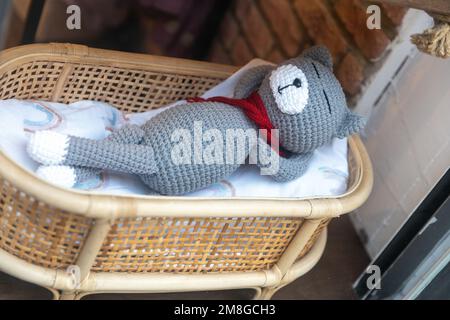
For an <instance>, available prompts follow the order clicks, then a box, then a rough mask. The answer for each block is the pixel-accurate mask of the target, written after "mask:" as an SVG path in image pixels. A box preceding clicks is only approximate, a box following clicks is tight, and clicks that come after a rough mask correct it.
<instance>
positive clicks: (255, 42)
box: [240, 3, 274, 58]
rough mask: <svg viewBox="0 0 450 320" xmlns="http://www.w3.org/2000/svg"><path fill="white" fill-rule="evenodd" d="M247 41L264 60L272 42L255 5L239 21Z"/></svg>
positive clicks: (268, 30)
mask: <svg viewBox="0 0 450 320" xmlns="http://www.w3.org/2000/svg"><path fill="white" fill-rule="evenodd" d="M240 23H241V26H242V29H243V30H244V34H245V37H246V38H247V41H248V42H249V43H250V45H251V46H252V48H253V50H254V51H255V53H256V54H257V56H258V57H260V58H265V57H266V55H267V54H268V53H269V51H270V49H271V48H272V46H273V43H274V40H273V37H272V33H271V32H270V29H269V27H268V26H267V24H266V21H265V20H264V18H263V16H262V15H261V12H260V11H259V9H258V8H257V6H256V4H254V3H252V5H251V6H250V7H249V9H248V13H247V16H246V17H245V18H244V19H241V20H240Z"/></svg>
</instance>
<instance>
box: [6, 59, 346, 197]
mask: <svg viewBox="0 0 450 320" xmlns="http://www.w3.org/2000/svg"><path fill="white" fill-rule="evenodd" d="M265 63H266V62H264V61H262V60H257V59H256V60H253V61H252V62H250V63H249V64H248V65H246V66H245V67H243V68H242V69H241V70H239V71H238V72H237V73H236V74H234V75H233V76H232V77H230V78H229V79H228V80H226V81H225V82H223V83H221V84H220V85H218V86H216V87H215V88H213V89H211V90H209V91H208V92H207V93H206V94H205V95H204V97H211V96H218V95H220V96H229V97H232V95H233V90H234V87H235V85H236V82H237V80H238V79H239V77H240V76H241V74H242V72H243V71H244V70H246V69H247V68H249V67H253V66H255V65H260V64H265ZM178 103H181V101H180V102H178ZM173 105H175V104H173ZM173 105H171V106H167V107H164V108H160V109H158V110H153V111H149V112H145V113H139V114H126V115H125V114H122V113H121V112H120V111H118V110H117V109H115V108H114V107H113V106H110V105H108V104H105V103H101V102H96V101H80V102H76V103H72V104H70V105H65V104H59V103H50V102H42V101H19V100H5V101H0V128H1V130H0V148H1V149H2V151H3V152H4V153H6V154H7V155H8V156H9V157H11V158H12V159H13V160H15V161H16V162H17V163H18V164H20V165H21V166H23V167H24V168H26V169H28V170H30V171H35V170H36V169H37V167H38V166H39V164H38V163H35V162H34V161H33V160H32V159H31V158H30V157H29V156H28V154H27V153H26V144H27V141H28V137H29V134H30V132H34V131H37V130H54V131H57V132H61V133H65V134H70V135H75V136H79V137H85V138H92V139H103V138H105V137H107V136H108V134H109V133H110V132H111V131H112V130H116V129H118V128H120V127H121V126H123V125H124V124H127V123H134V124H143V123H144V122H146V121H147V120H148V119H150V118H151V117H153V116H155V115H156V114H158V113H159V112H161V111H163V110H165V109H167V108H170V107H172V106H173ZM347 178H348V167H347V139H341V140H340V139H334V140H333V141H332V142H331V143H330V144H329V145H326V146H323V147H321V148H319V149H317V150H316V151H315V152H314V156H313V158H312V161H311V163H310V165H309V167H308V170H307V171H306V173H305V174H304V175H303V176H302V177H301V178H299V179H297V180H295V181H291V182H287V183H279V182H275V181H274V180H272V179H271V178H270V176H261V175H260V174H259V169H258V168H257V167H256V166H250V165H245V166H242V167H241V168H240V169H239V170H238V171H237V172H235V173H234V174H233V175H232V176H231V177H229V178H228V179H225V180H223V181H221V182H220V183H217V184H215V185H212V186H210V187H208V188H205V189H203V190H200V191H197V192H193V193H191V194H189V195H188V196H195V197H295V198H305V197H318V196H337V195H340V194H342V193H344V192H345V191H346V189H347ZM76 188H78V189H82V190H89V191H95V192H101V193H108V194H139V195H145V194H147V193H148V189H147V187H146V186H145V185H144V184H143V183H142V182H141V181H140V180H139V178H137V177H135V176H132V175H127V174H120V173H115V172H104V174H103V175H102V177H101V178H97V179H92V180H90V181H86V182H85V183H83V184H79V185H77V186H76Z"/></svg>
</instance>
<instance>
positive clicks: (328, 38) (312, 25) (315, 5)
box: [294, 0, 347, 60]
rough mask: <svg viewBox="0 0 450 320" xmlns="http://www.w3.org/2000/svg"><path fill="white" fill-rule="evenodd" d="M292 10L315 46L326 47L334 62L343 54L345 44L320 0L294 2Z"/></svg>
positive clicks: (296, 0)
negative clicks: (293, 9)
mask: <svg viewBox="0 0 450 320" xmlns="http://www.w3.org/2000/svg"><path fill="white" fill-rule="evenodd" d="M294 8H295V10H296V12H297V14H298V15H299V17H300V18H301V20H302V21H303V24H304V25H305V27H306V29H307V31H308V34H309V36H310V38H312V40H313V41H314V42H315V43H316V44H322V45H325V46H326V47H328V49H329V50H330V52H331V53H332V55H333V57H334V58H335V60H338V59H339V58H340V57H341V56H343V55H344V54H345V52H346V51H347V42H346V41H345V38H344V36H343V35H342V33H341V32H340V29H339V26H338V25H337V23H336V21H335V20H334V18H333V16H332V15H331V13H330V12H329V11H328V9H327V6H326V5H325V4H324V3H323V2H322V1H321V0H314V1H311V0H295V1H294Z"/></svg>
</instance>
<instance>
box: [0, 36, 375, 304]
mask: <svg viewBox="0 0 450 320" xmlns="http://www.w3.org/2000/svg"><path fill="white" fill-rule="evenodd" d="M235 70H236V69H235V68H234V67H229V66H223V65H217V64H211V63H204V62H195V61H189V60H181V59H172V58H163V57H153V56H145V55H137V54H127V53H120V52H112V51H105V50H98V49H91V48H87V47H85V46H78V45H69V44H48V45H31V46H24V47H19V48H14V49H10V50H6V51H4V52H2V53H0V99H9V98H18V99H41V100H46V101H56V102H62V103H71V102H74V101H77V100H81V99H91V100H100V101H105V102H108V103H110V104H113V105H114V106H116V107H118V108H120V109H121V110H123V111H125V112H140V111H144V110H147V109H149V108H157V107H159V106H162V105H165V104H167V103H169V102H172V101H175V100H179V99H182V98H185V97H191V96H198V95H201V94H202V93H203V92H204V91H205V90H207V89H208V88H210V87H212V86H214V85H216V84H218V83H219V82H221V81H222V80H223V79H225V78H227V77H228V76H229V75H230V74H231V73H233V72H234V71H235ZM349 166H350V172H351V174H350V181H349V186H348V191H347V193H346V194H345V195H342V196H340V197H337V198H320V199H269V198H267V199H266V198H264V199H261V198H254V199H253V198H244V199H237V198H232V199H223V198H220V199H213V198H183V197H142V196H137V197H131V196H110V195H99V194H95V193H84V192H77V191H73V190H65V189H60V188H58V187H56V186H53V185H49V184H47V183H46V182H44V181H42V180H40V179H38V178H37V177H36V176H34V174H33V173H31V172H28V171H26V170H24V169H22V168H21V167H19V166H18V165H17V164H15V163H14V162H13V161H12V160H11V159H9V158H8V157H7V156H6V155H5V154H4V153H2V152H0V270H1V271H3V272H6V273H8V274H10V275H13V276H15V277H17V278H20V279H23V280H26V281H29V282H32V283H35V284H37V285H40V286H43V287H46V288H48V289H49V290H51V291H52V292H53V293H54V296H55V298H72V299H73V298H81V297H82V296H84V295H87V294H94V293H102V292H135V293H137V292H177V291H196V290H221V289H237V288H254V289H255V290H256V291H257V296H256V297H257V298H270V297H271V295H272V294H273V293H274V292H275V291H276V290H278V289H279V288H281V287H282V286H284V285H286V284H288V283H290V282H291V281H293V280H294V279H296V278H298V277H299V276H301V275H303V274H304V273H306V272H307V271H309V270H310V269H311V268H312V267H313V266H314V265H315V264H316V262H317V261H318V260H319V258H320V256H321V254H322V252H323V250H324V248H325V241H326V225H327V224H328V222H329V221H330V220H331V218H333V217H337V216H339V215H342V214H344V213H347V212H350V211H352V210H354V209H356V208H357V207H358V206H360V205H361V204H362V203H363V202H364V201H365V200H366V198H367V197H368V195H369V193H370V190H371V187H372V169H371V164H370V160H369V158H368V156H367V153H366V151H365V149H364V146H363V144H362V143H361V141H360V139H359V138H358V137H357V136H353V137H351V138H350V139H349ZM343 245H344V244H343Z"/></svg>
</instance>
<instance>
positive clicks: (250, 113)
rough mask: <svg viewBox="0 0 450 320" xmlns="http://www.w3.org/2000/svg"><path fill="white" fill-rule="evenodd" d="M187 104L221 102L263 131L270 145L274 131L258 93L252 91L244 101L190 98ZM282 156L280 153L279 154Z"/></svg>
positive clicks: (222, 98) (223, 98) (221, 98)
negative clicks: (238, 111)
mask: <svg viewBox="0 0 450 320" xmlns="http://www.w3.org/2000/svg"><path fill="white" fill-rule="evenodd" d="M187 101H188V102H206V101H210V102H221V103H225V104H228V105H231V106H233V107H237V108H239V109H241V110H242V111H243V112H244V113H245V115H246V116H247V117H248V118H249V119H250V120H252V121H253V122H254V123H255V124H256V125H257V126H258V128H259V129H265V130H266V133H267V137H266V138H267V143H268V144H269V145H271V142H272V131H271V130H272V129H274V127H273V124H272V122H271V121H270V118H269V115H268V114H267V110H266V107H265V106H264V102H263V101H262V99H261V96H260V95H259V94H258V92H256V91H254V92H253V93H252V94H251V95H250V96H249V97H248V98H245V99H233V98H227V97H212V98H207V99H204V98H200V97H196V98H190V99H187ZM279 153H280V155H282V152H279Z"/></svg>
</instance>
